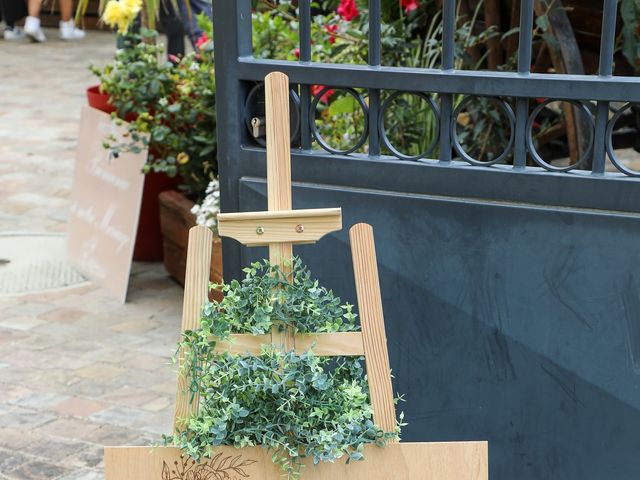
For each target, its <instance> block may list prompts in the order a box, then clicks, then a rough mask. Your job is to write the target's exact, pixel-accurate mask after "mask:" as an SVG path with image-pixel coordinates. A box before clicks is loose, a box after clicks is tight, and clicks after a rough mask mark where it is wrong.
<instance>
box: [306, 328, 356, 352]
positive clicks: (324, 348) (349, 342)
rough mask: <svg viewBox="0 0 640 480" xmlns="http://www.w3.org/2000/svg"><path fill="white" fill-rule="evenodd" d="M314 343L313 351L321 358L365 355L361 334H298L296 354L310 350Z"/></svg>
mask: <svg viewBox="0 0 640 480" xmlns="http://www.w3.org/2000/svg"><path fill="white" fill-rule="evenodd" d="M314 343H315V347H313V351H314V353H315V354H316V355H318V356H321V357H325V356H328V357H332V356H335V355H347V356H349V355H352V356H362V355H364V342H363V339H362V333H361V332H339V333H315V334H298V335H296V352H298V353H302V352H304V351H306V350H309V349H310V348H311V347H312V345H313V344H314Z"/></svg>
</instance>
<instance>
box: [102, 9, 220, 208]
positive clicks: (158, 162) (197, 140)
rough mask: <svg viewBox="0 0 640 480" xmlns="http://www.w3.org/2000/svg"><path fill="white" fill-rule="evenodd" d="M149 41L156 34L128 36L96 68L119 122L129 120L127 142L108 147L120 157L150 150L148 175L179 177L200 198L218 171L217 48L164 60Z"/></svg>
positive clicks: (109, 142)
mask: <svg viewBox="0 0 640 480" xmlns="http://www.w3.org/2000/svg"><path fill="white" fill-rule="evenodd" d="M205 26H207V25H206V23H205ZM211 28H212V27H211V25H210V22H209V25H208V29H209V31H211ZM149 37H152V38H153V37H155V33H154V32H151V31H147V30H143V32H142V33H141V34H131V35H128V36H127V37H126V38H125V48H123V49H121V50H118V51H117V52H116V55H115V58H114V60H113V61H112V62H111V63H109V64H107V65H106V66H105V67H104V69H99V68H96V67H91V70H92V71H93V73H94V74H95V75H97V76H98V78H99V79H100V86H101V87H100V88H101V91H102V92H104V93H106V94H108V95H109V97H110V102H111V104H112V105H113V106H114V107H115V108H116V112H115V113H114V114H112V116H113V118H114V120H115V121H116V123H122V122H123V120H126V121H127V122H129V123H128V127H127V129H128V133H129V136H128V140H127V141H125V142H120V141H117V140H116V139H115V138H113V137H110V138H107V139H105V142H104V146H105V148H108V149H110V150H111V152H112V154H114V155H119V154H120V153H122V152H126V151H131V152H134V153H137V152H139V151H140V150H141V149H142V148H145V147H149V158H148V161H147V164H146V165H145V172H149V171H154V172H164V173H166V174H168V175H169V176H172V177H173V176H176V175H178V176H179V177H180V178H181V179H182V187H183V190H184V192H185V193H187V194H191V196H193V197H194V198H195V199H197V200H199V199H201V197H203V196H204V194H205V190H206V188H207V185H208V184H209V182H210V181H211V180H212V179H214V178H216V177H217V173H218V164H217V159H216V153H217V141H216V136H215V128H216V114H215V78H214V75H213V45H212V44H211V42H208V43H207V44H205V45H204V46H203V48H201V49H200V51H199V52H195V53H191V54H189V55H187V56H185V57H184V58H182V59H175V60H176V62H175V63H172V62H158V58H159V56H160V55H162V50H163V47H162V46H159V45H155V44H154V43H153V42H146V41H144V40H145V39H146V38H149ZM142 134H149V135H148V136H147V135H142Z"/></svg>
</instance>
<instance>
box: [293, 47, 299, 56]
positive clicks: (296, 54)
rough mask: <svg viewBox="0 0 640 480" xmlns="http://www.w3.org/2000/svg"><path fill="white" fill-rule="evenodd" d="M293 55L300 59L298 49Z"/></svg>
mask: <svg viewBox="0 0 640 480" xmlns="http://www.w3.org/2000/svg"><path fill="white" fill-rule="evenodd" d="M293 55H294V56H295V57H296V58H300V49H299V48H296V49H295V50H294V51H293Z"/></svg>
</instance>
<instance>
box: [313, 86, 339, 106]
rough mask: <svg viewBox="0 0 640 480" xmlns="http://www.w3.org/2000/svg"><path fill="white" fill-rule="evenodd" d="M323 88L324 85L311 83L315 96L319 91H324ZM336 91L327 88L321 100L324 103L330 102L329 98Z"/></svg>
mask: <svg viewBox="0 0 640 480" xmlns="http://www.w3.org/2000/svg"><path fill="white" fill-rule="evenodd" d="M323 88H325V87H324V85H311V95H313V96H314V97H315V96H316V95H317V94H318V93H320V92H321V91H322V89H323ZM334 93H335V90H332V89H331V90H327V91H326V92H324V93H323V94H322V96H321V97H320V101H321V102H322V103H325V104H328V103H329V98H331V95H333V94H334Z"/></svg>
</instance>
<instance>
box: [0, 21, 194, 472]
mask: <svg viewBox="0 0 640 480" xmlns="http://www.w3.org/2000/svg"><path fill="white" fill-rule="evenodd" d="M48 33H49V38H50V39H51V40H50V41H49V42H48V43H47V44H44V45H36V44H30V43H28V42H19V43H9V42H5V41H2V40H0V59H2V68H1V69H0V233H7V232H47V231H49V232H64V231H65V229H66V220H67V218H68V207H69V194H70V191H71V183H72V176H73V163H74V157H75V146H76V142H77V131H78V122H79V118H80V108H81V106H82V105H83V104H85V101H86V100H85V88H86V87H87V86H88V85H91V84H95V80H94V78H93V77H92V75H91V73H90V72H88V70H87V66H88V65H89V63H95V64H97V65H100V64H103V63H105V62H106V61H108V60H109V59H110V58H111V56H112V55H113V51H114V38H113V36H112V35H110V34H105V33H99V32H90V33H89V34H88V38H87V39H86V41H84V42H78V43H64V42H61V41H58V40H57V39H55V32H53V31H50V32H48ZM0 253H1V252H0ZM0 256H1V255H0ZM129 292H130V295H129V301H128V303H127V304H125V305H121V304H120V303H119V302H118V301H116V300H115V299H113V298H111V297H110V296H109V294H108V293H107V292H105V291H103V290H101V289H100V288H98V287H97V286H95V285H92V284H85V285H82V286H79V287H76V288H66V289H60V290H56V291H51V292H44V293H35V294H29V295H20V296H17V295H16V296H4V297H0V480H39V479H42V480H45V479H46V480H101V479H103V478H104V475H103V463H102V449H103V447H104V446H105V445H150V444H153V443H155V442H158V441H159V440H160V435H161V434H162V433H169V432H170V430H171V421H172V413H173V405H174V395H175V371H174V369H173V367H172V366H170V365H169V364H170V359H171V355H172V354H173V350H174V347H175V341H176V340H177V337H178V333H179V328H180V315H181V311H182V289H181V288H180V287H178V286H177V284H176V283H175V282H173V281H172V280H171V279H170V278H169V277H168V275H167V274H166V273H165V271H164V269H163V267H162V266H161V265H160V264H142V263H140V264H134V266H133V269H132V277H131V282H130V289H129Z"/></svg>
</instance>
